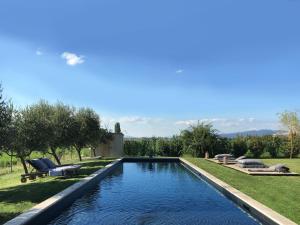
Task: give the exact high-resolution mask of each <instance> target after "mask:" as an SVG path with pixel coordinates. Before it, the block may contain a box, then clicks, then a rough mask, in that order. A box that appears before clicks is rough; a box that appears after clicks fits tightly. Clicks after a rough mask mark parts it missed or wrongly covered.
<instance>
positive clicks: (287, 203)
mask: <svg viewBox="0 0 300 225" xmlns="http://www.w3.org/2000/svg"><path fill="white" fill-rule="evenodd" d="M185 159H187V160H188V161H190V162H191V163H193V164H195V165H197V166H198V167H200V168H202V169H204V170H205V171H207V172H209V173H211V174H212V175H214V176H215V177H217V178H219V179H220V180H222V181H224V182H226V183H228V184H229V185H231V186H233V187H234V188H236V189H238V190H240V191H242V192H244V193H245V194H247V195H249V196H251V197H252V198H254V199H255V200H257V201H259V202H261V203H263V204H265V205H266V206H268V207H270V208H272V209H273V210H275V211H276V212H278V213H280V214H282V215H284V216H286V217H287V218H289V219H291V220H292V221H294V222H296V223H298V224H300V213H299V212H300V177H299V176H296V177H272V176H250V175H247V174H243V173H241V172H238V171H235V170H233V169H230V168H226V167H224V166H221V165H218V164H216V163H213V162H209V161H207V160H204V159H199V158H190V157H186V158H185ZM263 161H264V162H265V163H266V164H268V165H272V164H277V163H284V164H286V165H287V166H289V167H290V168H291V170H292V171H293V172H298V173H300V159H292V160H290V159H266V160H263Z"/></svg>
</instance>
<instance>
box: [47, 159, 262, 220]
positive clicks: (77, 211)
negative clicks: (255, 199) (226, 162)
mask: <svg viewBox="0 0 300 225" xmlns="http://www.w3.org/2000/svg"><path fill="white" fill-rule="evenodd" d="M49 224H64V225H65V224H74V225H85V224H105V225H110V224H122V225H126V224H133V225H134V224H136V225H144V224H168V225H169V224H170V225H171V224H172V225H191V224H204V225H221V224H228V225H229V224H230V225H231V224H233V225H239V224H243V225H254V224H260V223H259V222H258V221H256V220H255V219H254V218H252V217H251V216H250V215H248V214H247V213H245V212H244V211H242V210H241V209H240V208H238V207H237V206H236V205H235V204H234V203H233V202H231V201H230V200H229V199H227V198H226V197H224V196H223V195H222V194H220V193H219V192H218V191H217V190H216V189H215V188H213V187H212V186H210V185H209V184H207V183H206V182H205V181H203V180H201V179H199V178H198V177H196V176H195V175H194V174H192V173H191V172H190V171H189V170H187V169H186V168H184V167H183V166H182V165H181V164H179V163H174V162H173V163H165V162H158V163H148V162H138V163H126V162H125V163H123V164H122V165H120V166H119V167H118V168H117V169H116V170H114V172H113V173H112V174H110V175H108V176H107V177H106V178H105V179H103V180H102V181H100V182H99V185H97V187H95V188H94V190H91V191H88V193H86V194H85V196H83V197H82V198H80V199H78V200H76V201H75V202H74V203H73V205H72V206H71V207H69V208H68V209H66V210H65V211H64V212H62V214H61V215H60V216H58V217H57V218H55V219H54V220H53V221H51V222H50V223H49Z"/></svg>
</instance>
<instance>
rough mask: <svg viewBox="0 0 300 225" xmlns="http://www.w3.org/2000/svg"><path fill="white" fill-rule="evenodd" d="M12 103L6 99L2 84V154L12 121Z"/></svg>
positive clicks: (0, 123)
mask: <svg viewBox="0 0 300 225" xmlns="http://www.w3.org/2000/svg"><path fill="white" fill-rule="evenodd" d="M12 109H13V107H12V104H11V103H9V102H7V101H5V100H4V98H3V95H2V88H1V84H0V154H1V150H3V148H4V146H5V141H6V140H7V134H8V128H9V126H10V123H11V121H12Z"/></svg>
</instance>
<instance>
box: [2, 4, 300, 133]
mask: <svg viewBox="0 0 300 225" xmlns="http://www.w3.org/2000/svg"><path fill="white" fill-rule="evenodd" d="M299 12H300V1H299V0H251V1H246V0H209V1H208V0H205V1H204V0H188V1H184V0H164V1H161V0H152V1H140V0H127V1H125V0H90V1H84V0H77V1H75V0H72V1H70V0H60V1H53V0H52V1H40V0H28V1H17V0H2V1H1V2H0V80H1V82H2V85H3V87H4V93H5V95H6V96H7V97H8V98H12V100H13V102H14V103H15V104H16V105H18V106H24V105H27V104H31V103H33V102H36V101H38V100H39V99H46V100H48V101H50V102H56V101H57V100H60V101H63V102H66V103H69V104H72V105H74V106H78V107H79V106H89V107H92V108H94V109H95V110H96V111H97V112H98V113H99V114H100V116H101V118H102V121H103V122H102V124H103V126H109V127H112V126H113V124H114V123H115V122H116V121H120V122H121V125H122V127H123V131H124V132H125V134H126V135H130V136H152V135H156V136H169V135H172V134H175V133H178V132H179V131H180V130H181V129H184V128H185V127H187V126H188V125H190V124H193V123H195V122H196V121H198V120H200V121H203V122H211V123H213V125H214V126H215V127H216V128H217V129H219V130H220V132H234V131H242V130H250V129H262V128H269V129H279V128H280V126H279V124H278V119H277V113H278V112H281V111H283V110H286V109H287V110H297V109H299V102H300V88H299V84H300V29H299V24H300V13H299Z"/></svg>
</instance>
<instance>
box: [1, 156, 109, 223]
mask: <svg viewBox="0 0 300 225" xmlns="http://www.w3.org/2000/svg"><path fill="white" fill-rule="evenodd" d="M112 161H113V160H111V159H102V160H99V159H98V160H89V161H83V162H80V164H82V165H83V167H82V168H81V170H80V175H79V176H78V177H76V178H71V179H61V178H54V177H46V178H42V179H37V180H35V181H29V182H28V183H26V184H21V182H20V174H21V173H22V172H23V171H22V170H17V171H15V172H13V173H10V174H5V175H2V176H0V224H3V223H4V222H6V221H7V220H10V219H11V218H13V217H15V216H16V215H18V214H20V213H22V212H24V211H26V210H28V209H30V208H31V207H33V206H34V205H36V204H38V203H40V202H42V201H44V200H45V199H47V198H49V197H51V196H52V195H54V194H56V193H58V192H60V191H61V190H63V189H65V188H67V187H68V186H70V185H72V184H74V183H75V182H77V181H79V180H80V179H82V178H84V177H86V176H88V175H89V174H91V173H93V172H95V171H97V170H99V169H101V168H103V167H104V166H105V165H107V164H108V163H110V162H112Z"/></svg>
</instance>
